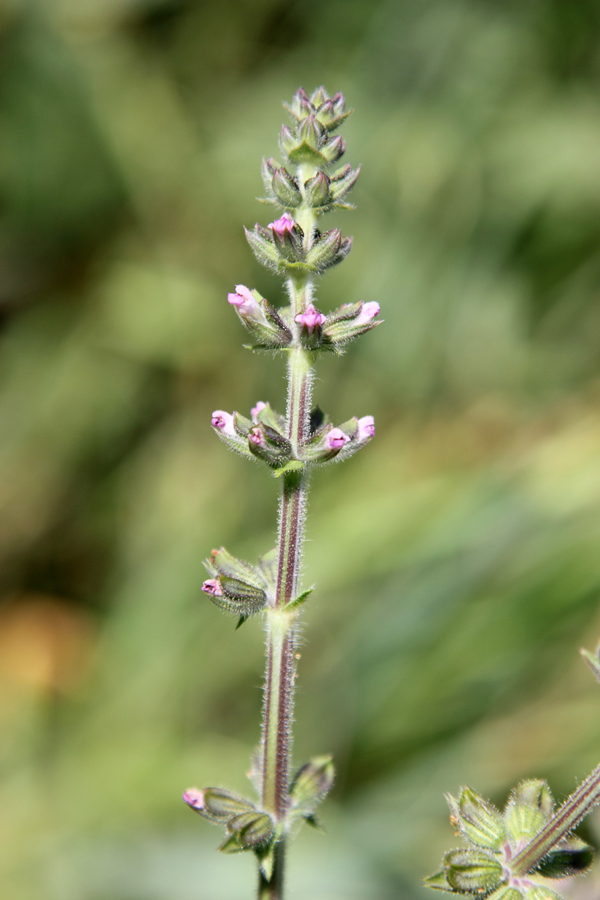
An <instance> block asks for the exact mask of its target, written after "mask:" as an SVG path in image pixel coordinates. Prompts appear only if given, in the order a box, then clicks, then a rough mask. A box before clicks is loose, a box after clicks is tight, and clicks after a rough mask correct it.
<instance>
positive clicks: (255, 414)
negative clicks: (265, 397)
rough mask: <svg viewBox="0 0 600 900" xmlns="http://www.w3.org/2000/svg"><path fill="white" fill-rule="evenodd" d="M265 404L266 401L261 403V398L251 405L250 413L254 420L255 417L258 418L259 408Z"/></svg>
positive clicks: (261, 408)
mask: <svg viewBox="0 0 600 900" xmlns="http://www.w3.org/2000/svg"><path fill="white" fill-rule="evenodd" d="M266 405H267V404H266V403H263V401H262V400H259V401H258V402H257V404H256V406H253V407H252V409H251V410H250V415H251V416H252V418H253V419H254V420H255V421H256V419H257V418H258V414H259V412H260V411H261V410H263V409H265V407H266Z"/></svg>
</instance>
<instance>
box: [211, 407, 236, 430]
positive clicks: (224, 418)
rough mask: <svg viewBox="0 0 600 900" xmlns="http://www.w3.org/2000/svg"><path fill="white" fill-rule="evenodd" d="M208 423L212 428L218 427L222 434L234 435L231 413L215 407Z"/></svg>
mask: <svg viewBox="0 0 600 900" xmlns="http://www.w3.org/2000/svg"><path fill="white" fill-rule="evenodd" d="M210 424H211V425H212V427H213V428H218V430H219V431H221V432H222V433H223V434H228V435H229V436H230V437H235V424H234V419H233V416H232V415H231V413H228V412H225V410H223V409H215V411H214V412H213V414H212V418H211V420H210Z"/></svg>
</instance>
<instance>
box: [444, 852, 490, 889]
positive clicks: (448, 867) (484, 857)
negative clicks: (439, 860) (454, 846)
mask: <svg viewBox="0 0 600 900" xmlns="http://www.w3.org/2000/svg"><path fill="white" fill-rule="evenodd" d="M444 869H445V871H446V878H447V879H448V884H449V885H450V887H451V888H453V889H454V890H455V891H460V892H461V893H473V894H477V893H481V894H487V893H489V892H490V891H493V890H494V888H497V887H500V885H501V884H502V881H503V880H504V879H505V874H504V870H503V867H502V863H501V862H500V860H499V859H497V858H496V857H495V856H493V855H492V854H491V853H486V852H485V851H483V850H451V851H450V853H447V854H446V856H445V858H444Z"/></svg>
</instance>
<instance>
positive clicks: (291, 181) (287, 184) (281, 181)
mask: <svg viewBox="0 0 600 900" xmlns="http://www.w3.org/2000/svg"><path fill="white" fill-rule="evenodd" d="M272 189H273V194H274V195H275V197H276V198H277V200H278V202H279V203H280V204H281V206H283V207H284V209H295V208H296V207H297V206H300V204H301V203H302V194H301V193H300V190H299V188H298V182H297V181H296V179H295V178H293V177H292V176H291V175H290V173H289V172H288V170H287V169H284V168H283V167H281V168H280V169H277V170H276V172H275V173H274V175H273V180H272Z"/></svg>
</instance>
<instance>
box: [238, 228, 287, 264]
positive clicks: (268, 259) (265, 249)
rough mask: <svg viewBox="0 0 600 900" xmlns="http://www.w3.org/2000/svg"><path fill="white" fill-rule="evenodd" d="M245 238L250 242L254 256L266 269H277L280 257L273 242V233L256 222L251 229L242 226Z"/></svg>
mask: <svg viewBox="0 0 600 900" xmlns="http://www.w3.org/2000/svg"><path fill="white" fill-rule="evenodd" d="M244 233H245V235H246V240H247V241H248V243H249V244H250V249H251V250H252V252H253V253H254V255H255V257H256V258H257V260H258V261H259V263H261V265H263V266H266V267H267V268H268V269H274V270H275V271H276V272H277V271H278V270H279V267H280V263H281V258H280V256H279V253H278V251H277V248H276V246H275V244H274V243H273V233H272V232H271V231H270V229H268V228H263V227H262V226H261V225H259V224H258V223H257V224H256V225H255V226H254V228H253V229H252V230H250V229H248V228H244Z"/></svg>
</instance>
